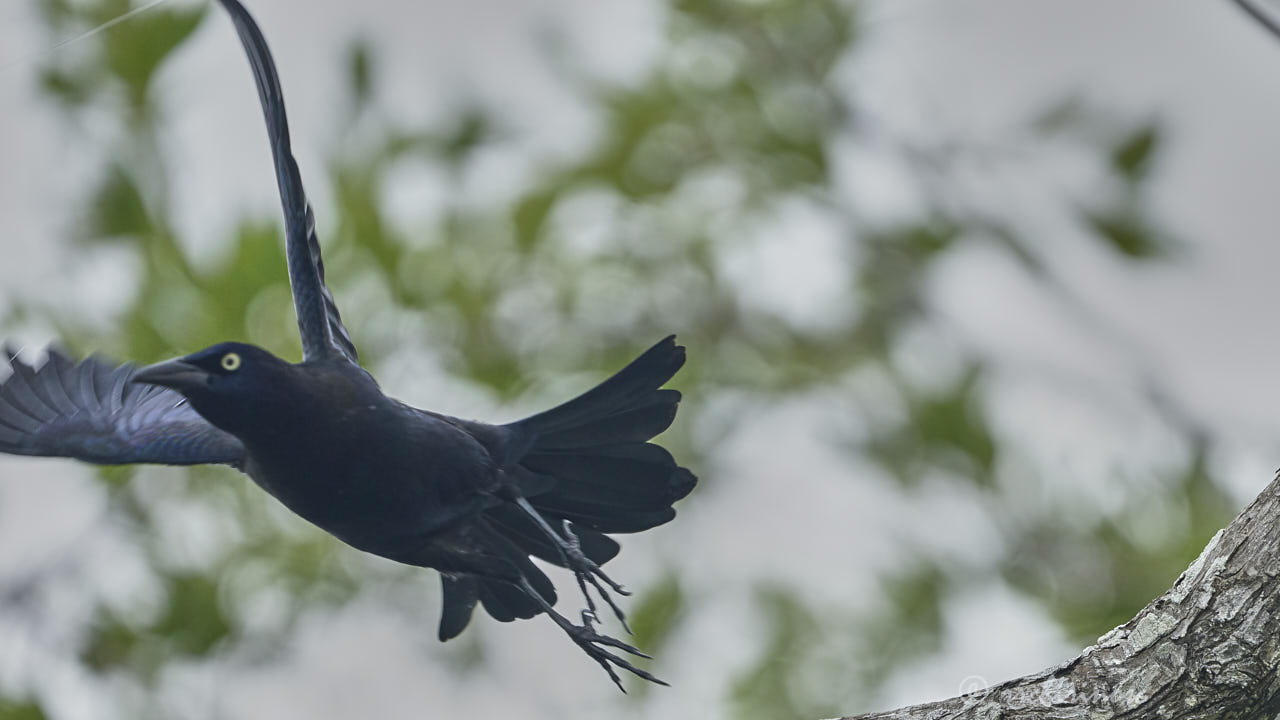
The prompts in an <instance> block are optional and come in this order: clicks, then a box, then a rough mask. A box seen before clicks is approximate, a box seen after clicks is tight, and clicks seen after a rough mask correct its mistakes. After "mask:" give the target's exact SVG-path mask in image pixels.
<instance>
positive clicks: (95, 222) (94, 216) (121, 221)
mask: <svg viewBox="0 0 1280 720" xmlns="http://www.w3.org/2000/svg"><path fill="white" fill-rule="evenodd" d="M151 229H152V224H151V217H150V215H149V214H148V212H147V208H146V204H145V203H144V202H143V199H142V193H141V192H139V190H138V186H137V185H136V184H135V183H134V181H133V178H132V177H130V175H129V173H128V171H126V170H125V169H124V168H123V167H121V166H120V165H112V166H111V167H110V168H108V169H107V174H106V176H105V177H104V178H103V179H102V181H101V183H100V184H99V186H98V190H97V192H96V193H95V194H94V198H93V205H92V208H91V210H90V213H89V222H88V236H89V238H90V239H122V238H128V237H129V236H137V235H144V234H146V233H148V232H150V231H151Z"/></svg>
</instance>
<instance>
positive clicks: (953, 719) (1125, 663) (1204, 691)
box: [844, 474, 1280, 720]
mask: <svg viewBox="0 0 1280 720" xmlns="http://www.w3.org/2000/svg"><path fill="white" fill-rule="evenodd" d="M1278 576H1280V474H1277V477H1276V478H1275V479H1274V480H1272V481H1271V484H1270V485H1268V486H1267V488H1266V489H1265V490H1263V491H1262V494H1260V495H1259V496H1258V497H1257V498H1256V499H1255V500H1254V501H1253V502H1252V503H1251V504H1250V505H1249V506H1248V507H1247V508H1245V509H1244V511H1243V512H1241V513H1240V515H1239V516H1237V517H1236V519H1235V520H1234V521H1233V522H1232V523H1231V524H1230V525H1228V526H1227V527H1226V529H1224V530H1220V531H1219V532H1218V534H1217V535H1214V536H1213V539H1212V540H1210V541H1209V545H1208V546H1207V547H1205V549H1204V552H1202V553H1201V554H1200V557H1199V558H1197V559H1196V561H1195V562H1193V563H1192V564H1191V566H1190V567H1189V568H1187V570H1186V571H1185V572H1183V573H1182V575H1180V576H1179V577H1178V580H1177V582H1175V583H1174V584H1173V587H1172V588H1171V589H1170V590H1169V591H1168V592H1166V593H1165V594H1164V595H1161V596H1160V597H1159V598H1156V599H1155V600H1154V601H1153V602H1152V603H1151V604H1150V605H1148V606H1147V607H1146V608H1144V609H1143V610H1142V612H1140V613H1138V614H1137V616H1135V617H1134V618H1133V619H1132V620H1130V621H1129V622H1127V623H1125V624H1124V625H1121V626H1120V627H1118V628H1116V629H1114V630H1112V631H1111V632H1109V633H1107V634H1106V635H1103V636H1102V637H1101V638H1099V639H1098V642H1097V644H1095V645H1093V646H1091V647H1088V648H1086V649H1085V650H1084V652H1083V653H1081V654H1080V655H1079V656H1078V657H1076V658H1075V659H1073V660H1071V661H1069V662H1067V663H1064V664H1063V665H1060V666H1058V667H1054V668H1050V669H1048V670H1045V671H1042V672H1039V673H1036V674H1034V675H1028V676H1026V677H1022V678H1018V679H1016V680H1010V681H1008V682H1005V683H1001V684H999V685H995V686H993V687H990V688H985V689H983V690H979V691H977V692H973V693H968V694H966V695H961V696H959V697H954V698H951V699H949V700H943V701H940V702H934V703H928V704H925V705H916V706H913V707H908V708H902V709H899V710H890V711H888V712H879V713H870V714H867V715H858V716H856V717H850V718H845V719H844V720H942V719H943V718H946V719H947V720H961V719H963V718H973V719H974V720H1016V719H1023V718H1025V719H1027V720H1031V719H1036V720H1040V719H1044V720H1049V719H1053V720H1066V719H1068V718H1070V719H1072V720H1074V719H1076V718H1080V719H1081V720H1085V719H1087V720H1120V719H1121V718H1143V719H1148V718H1161V719H1162V720H1191V719H1193V718H1195V719H1199V718H1203V719H1205V720H1210V719H1214V720H1218V719H1225V720H1231V719H1243V718H1259V719H1261V718H1275V717H1276V716H1277V713H1278V712H1280V675H1278V674H1277V665H1278V664H1280V592H1277V590H1280V587H1278V584H1280V579H1278Z"/></svg>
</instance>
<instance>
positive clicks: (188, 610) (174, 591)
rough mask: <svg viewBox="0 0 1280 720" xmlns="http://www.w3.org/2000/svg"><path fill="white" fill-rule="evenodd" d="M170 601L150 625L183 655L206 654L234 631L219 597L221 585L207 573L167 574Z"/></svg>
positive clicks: (171, 646)
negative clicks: (153, 623)
mask: <svg viewBox="0 0 1280 720" xmlns="http://www.w3.org/2000/svg"><path fill="white" fill-rule="evenodd" d="M166 580H167V582H168V586H169V601H168V606H167V607H166V608H165V611H164V614H163V615H162V616H161V618H160V619H159V621H157V622H156V624H155V625H153V626H152V627H151V628H150V629H151V632H153V633H155V634H156V635H159V636H160V637H163V638H165V639H166V641H167V642H168V644H169V647H170V648H171V649H172V651H173V652H175V653H177V654H179V655H194V656H200V655H206V654H208V653H209V651H210V650H212V649H213V647H214V645H216V644H217V643H218V642H219V641H220V640H222V639H223V638H225V637H226V636H227V635H228V634H229V633H230V632H231V626H230V624H229V623H228V622H227V618H226V616H225V615H224V614H223V610H222V605H221V603H220V602H219V600H218V587H217V585H216V584H215V582H214V580H213V579H212V578H209V577H205V576H204V575H173V576H170V577H168V578H166Z"/></svg>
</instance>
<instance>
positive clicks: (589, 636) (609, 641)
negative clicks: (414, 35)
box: [565, 610, 667, 693]
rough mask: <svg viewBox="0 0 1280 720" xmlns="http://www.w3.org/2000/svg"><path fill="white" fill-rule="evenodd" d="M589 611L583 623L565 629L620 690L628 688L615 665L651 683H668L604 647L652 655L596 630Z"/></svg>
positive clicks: (629, 652) (624, 690) (584, 616)
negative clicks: (589, 618) (592, 624)
mask: <svg viewBox="0 0 1280 720" xmlns="http://www.w3.org/2000/svg"><path fill="white" fill-rule="evenodd" d="M589 613H590V611H588V610H583V611H582V616H583V623H582V625H572V626H570V627H568V628H565V629H566V630H567V631H568V633H569V637H570V638H572V639H573V641H574V642H575V643H576V644H577V645H578V647H580V648H582V650H583V652H585V653H586V654H587V655H588V656H590V658H591V659H592V660H595V661H596V662H597V663H599V665H600V667H602V668H604V671H605V672H606V673H608V675H609V679H610V680H613V684H614V685H617V686H618V689H619V690H621V691H622V692H624V693H625V692H626V691H627V689H626V688H624V687H623V686H622V679H621V678H619V677H618V673H617V672H615V671H614V667H615V666H616V667H619V668H622V669H623V670H626V671H627V672H629V673H632V674H633V675H636V676H638V677H641V678H643V679H645V680H648V681H649V682H651V683H656V684H658V685H667V682H666V681H664V680H662V679H661V678H658V677H657V676H655V675H654V674H652V673H650V672H649V671H647V670H642V669H640V668H638V667H636V666H635V665H633V664H631V663H630V662H629V661H628V660H627V659H626V658H623V657H621V656H619V655H617V654H615V653H611V652H609V651H608V650H605V649H604V647H611V648H617V649H618V650H621V651H622V652H624V653H627V654H629V655H634V656H636V657H642V658H649V657H650V656H649V655H646V654H645V653H644V652H642V651H640V650H639V649H638V648H636V647H634V646H632V645H628V644H627V643H625V642H622V641H621V640H619V639H617V638H614V637H609V636H608V635H601V634H600V633H598V632H596V631H595V628H593V627H592V626H591V623H590V622H588V620H587V618H588V615H589ZM591 617H592V619H594V614H591ZM601 646H604V647H601Z"/></svg>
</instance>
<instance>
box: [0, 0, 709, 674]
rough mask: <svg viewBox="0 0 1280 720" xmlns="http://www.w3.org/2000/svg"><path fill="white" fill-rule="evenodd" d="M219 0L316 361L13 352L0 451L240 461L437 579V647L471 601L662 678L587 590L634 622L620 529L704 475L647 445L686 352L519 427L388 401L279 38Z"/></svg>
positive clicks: (336, 527)
mask: <svg viewBox="0 0 1280 720" xmlns="http://www.w3.org/2000/svg"><path fill="white" fill-rule="evenodd" d="M219 2H220V3H221V4H222V6H223V7H224V8H226V10H227V12H228V13H230V15H231V19H232V21H233V22H234V23H235V27H236V30H237V32H238V33H239V35H240V40H241V42H242V43H243V44H244V48H245V51H246V53H247V54H248V56H249V64H250V65H251V66H252V68H253V77H254V80H255V81H256V83H257V87H258V95H259V98H260V99H261V101H262V109H263V114H264V115H265V117H266V124H267V131H268V133H269V135H270V141H271V152H272V155H273V157H274V159H275V170H276V180H277V182H278V184H279V187H280V198H281V204H282V205H283V208H284V218H285V236H286V243H287V256H288V266H289V280H290V283H291V284H292V287H293V298H294V308H295V310H296V312H297V316H298V328H299V330H300V332H301V334H302V348H303V361H302V362H301V363H299V364H296V365H295V364H292V363H289V362H287V361H285V360H282V359H280V358H278V357H276V356H274V355H272V354H271V353H269V352H267V351H266V350H263V349H261V348H258V347H255V346H252V345H246V344H243V343H234V342H228V343H222V344H219V345H214V346H213V347H210V348H206V349H204V350H201V351H199V352H196V353H193V354H191V355H187V356H186V357H182V358H178V359H176V360H170V361H167V362H162V363H158V364H156V365H151V366H149V367H145V368H141V369H139V368H136V367H135V366H133V365H130V364H125V365H120V366H116V365H115V364H113V363H109V362H106V361H104V360H103V359H101V358H98V357H90V358H88V359H86V360H83V361H81V362H79V363H75V362H73V361H71V360H69V359H68V358H67V357H66V356H64V355H63V354H61V353H59V352H58V351H57V350H54V349H50V350H49V351H48V360H47V361H46V362H45V363H44V364H43V365H42V366H40V367H39V368H36V367H34V366H31V365H28V364H26V363H24V362H23V361H22V360H20V359H18V357H17V355H16V353H15V352H14V351H12V350H7V351H6V354H7V356H8V359H9V363H10V365H11V367H12V373H11V374H10V376H9V377H8V378H7V379H6V380H5V381H4V383H3V384H2V385H0V451H2V452H6V453H12V454H18V455H43V456H57V457H70V458H77V459H79V460H83V461H86V462H91V463H99V464H104V465H117V464H125V463H160V464H166V465H198V464H206V463H211V464H223V465H230V466H232V467H234V468H236V469H238V470H240V471H242V472H244V473H245V474H247V475H248V476H249V477H250V478H252V479H253V481H254V482H256V483H257V484H258V485H259V486H261V487H262V488H263V489H264V490H266V491H267V492H269V493H271V494H272V495H274V496H275V497H276V498H277V499H278V500H280V502H282V503H284V504H285V505H286V506H287V507H288V508H289V509H291V510H292V511H293V512H295V513H297V514H298V515H301V516H302V517H303V518H305V519H307V520H309V521H310V522H312V523H314V524H315V525H317V526H319V527H320V528H322V529H324V530H326V531H327V532H329V533H331V534H333V535H335V536H337V537H338V538H339V539H341V540H342V541H343V542H346V543H347V544H349V545H351V546H353V547H356V548H358V549H360V550H364V551H366V552H370V553H373V554H375V555H380V556H382V557H385V558H389V559H391V560H395V561H398V562H402V563H407V564H409V565H416V566H421V567H429V568H435V569H436V570H438V571H440V576H441V580H442V582H443V586H444V591H443V609H442V612H441V617H440V628H439V637H440V639H441V640H448V639H449V638H452V637H454V636H456V635H458V633H460V632H462V630H463V628H465V627H466V626H467V623H468V622H469V621H470V619H471V613H472V610H473V609H474V608H475V606H476V603H477V602H479V603H480V604H481V605H483V606H484V608H485V610H487V611H488V613H489V614H490V615H491V616H493V617H494V618H495V619H497V620H499V621H502V622H508V621H511V620H514V619H516V618H530V617H533V616H535V615H538V614H539V613H546V614H547V615H548V616H549V617H550V618H551V619H552V620H553V621H555V623H556V624H557V625H558V626H560V628H561V629H562V630H564V632H565V633H567V634H568V636H569V637H570V638H571V639H572V640H573V642H574V643H576V644H577V645H578V647H580V648H582V650H584V651H585V652H586V653H587V655H589V656H590V657H591V658H592V659H594V660H595V661H596V662H597V663H599V664H600V665H601V666H602V667H603V668H604V669H605V671H606V672H607V673H608V674H609V677H610V678H612V679H613V681H614V682H615V683H617V684H618V687H619V688H621V687H622V684H621V682H620V680H619V678H618V675H617V673H616V672H615V671H614V667H613V666H616V667H618V668H622V669H625V670H628V671H630V672H632V673H634V674H636V675H638V676H640V677H642V678H644V679H646V680H649V681H652V682H655V683H662V681H661V680H659V679H658V678H656V677H654V676H653V675H651V674H650V673H648V672H646V671H645V670H642V669H640V668H637V667H635V666H634V665H632V664H631V663H630V662H628V660H626V659H625V657H624V656H622V655H620V654H617V653H615V652H611V649H612V650H618V651H621V652H622V653H629V654H631V655H639V656H642V657H643V656H644V655H643V653H641V652H640V651H638V650H637V649H636V648H634V647H632V646H630V645H628V644H627V643H624V642H622V641H620V640H618V639H616V638H613V637H610V636H607V635H603V634H601V633H598V632H597V631H596V630H595V628H594V625H595V623H596V622H597V621H598V617H597V614H596V602H595V600H594V599H593V596H592V594H591V592H590V591H591V590H594V591H595V592H596V593H597V594H598V595H599V596H600V597H601V598H602V599H603V601H604V602H605V603H607V604H608V605H609V607H610V609H611V610H612V611H613V613H614V614H615V615H616V616H617V618H618V619H619V621H621V622H622V623H623V626H624V627H625V618H624V617H623V613H622V612H621V610H620V609H619V608H618V606H617V604H616V603H615V602H614V600H613V598H612V597H611V596H610V591H613V592H616V593H621V594H626V591H625V590H624V589H623V588H622V587H621V586H620V585H618V584H617V583H615V582H614V581H613V580H612V579H610V578H609V576H608V575H606V574H605V573H604V572H603V571H602V570H601V568H600V566H601V565H603V564H605V563H606V562H608V561H609V560H610V559H612V558H613V557H614V556H615V555H616V554H617V553H618V549H619V547H618V543H617V542H616V541H615V540H613V539H612V538H610V537H609V535H610V534H614V533H634V532H640V531H642V530H648V529H649V528H652V527H655V526H657V525H661V524H662V523H665V522H667V521H669V520H671V519H672V518H673V517H674V516H675V510H674V509H673V508H672V507H671V506H672V504H673V503H674V502H676V501H677V500H679V499H681V498H683V497H684V496H685V495H687V494H688V493H689V492H690V491H691V490H692V489H693V487H694V485H695V484H696V482H697V479H696V478H695V477H694V475H693V474H692V473H691V472H689V471H688V470H687V469H685V468H683V467H680V466H679V465H677V464H676V462H675V460H674V459H673V458H672V457H671V454H670V453H669V452H667V451H666V450H664V449H663V448H661V447H659V446H658V445H655V444H653V443H650V442H648V441H649V440H650V439H651V438H653V437H654V436H655V435H657V434H658V433H660V432H662V431H663V430H665V429H666V428H667V427H668V426H669V425H670V424H671V422H672V420H673V419H674V418H675V413H676V406H677V405H678V404H679V401H680V393H679V392H677V391H676V390H671V389H663V388H662V387H661V386H662V385H663V384H664V383H666V382H667V381H668V380H670V379H671V377H672V376H673V375H674V374H675V373H676V371H677V370H679V369H680V367H681V365H683V364H684V360H685V351H684V348H683V347H681V346H679V345H677V344H676V343H675V339H674V337H668V338H666V339H665V340H662V341H661V342H659V343H658V344H657V345H654V346H653V347H652V348H650V349H649V350H647V351H646V352H645V353H644V354H643V355H641V356H640V357H638V358H636V359H635V360H634V361H633V362H632V363H631V364H630V365H628V366H627V367H625V368H623V369H622V370H621V371H619V372H618V373H617V374H616V375H614V376H612V377H610V378H609V379H607V380H605V381H604V382H603V383H601V384H600V385H598V386H596V387H595V388H593V389H591V390H589V391H587V392H586V393H584V394H582V395H580V396H579V397H576V398H574V399H573V400H570V401H568V402H566V403H564V404H562V405H560V406H558V407H555V408H552V409H550V410H547V411H546V412H542V413H539V414H537V415H534V416H532V417H529V418H525V419H524V420H520V421H517V422H513V423H509V424H506V425H490V424H487V423H482V422H475V421H471V420H462V419H459V418H455V417H449V416H447V415H442V414H439V413H434V412H430V411H426V410H418V409H416V408H412V407H409V406H408V405H405V404H404V403H401V402H399V401H397V400H394V399H392V398H389V397H387V396H386V395H384V394H383V393H382V391H381V390H380V389H379V388H378V384H377V382H375V381H374V379H373V377H372V376H371V375H370V374H369V373H368V372H367V371H365V370H364V369H363V368H361V367H360V365H359V363H358V361H357V357H356V350H355V347H354V345H353V344H352V342H351V337H350V336H349V335H348V334H347V330H346V328H344V327H343V325H342V319H341V317H339V315H338V308H337V306H336V305H335V304H334V300H333V296H332V295H331V294H330V293H329V290H328V288H326V287H325V282H324V263H323V262H322V261H321V259H320V244H319V241H318V240H317V239H316V233H315V223H314V218H313V216H312V212H311V207H310V205H309V203H308V201H307V198H306V195H305V194H304V193H303V190H302V180H301V178H300V176H299V173H298V166H297V164H296V163H295V162H294V159H293V155H292V152H291V150H290V146H289V129H288V123H287V121H286V119H285V109H284V100H283V98H282V96H281V90H280V80H279V78H278V77H277V76H276V69H275V64H274V62H273V61H272V59H271V53H270V51H269V50H268V49H267V43H266V40H265V39H264V38H263V37H262V32H261V31H260V30H259V29H258V26H257V25H256V24H255V23H254V21H253V18H252V17H250V15H249V13H248V11H246V10H245V8H244V7H243V6H242V5H241V4H240V3H239V2H238V1H237V0H219ZM530 556H533V557H537V558H540V559H542V560H544V561H546V562H548V563H552V564H554V565H558V566H561V567H564V568H567V569H569V570H570V571H572V572H573V574H574V576H575V577H576V579H577V582H578V586H579V588H580V590H581V592H582V594H583V597H584V598H585V600H584V602H585V605H586V607H585V608H584V609H583V610H582V619H581V622H580V623H574V622H573V621H571V620H569V619H568V618H566V617H565V616H564V615H561V614H560V613H559V612H557V611H556V610H555V609H554V608H553V605H554V604H555V602H556V592H555V589H554V588H553V586H552V584H551V582H550V580H548V578H547V576H546V574H544V573H543V571H542V570H541V569H539V568H538V566H536V565H535V564H534V563H533V562H532V561H531V560H530ZM663 684H665V683H663Z"/></svg>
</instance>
